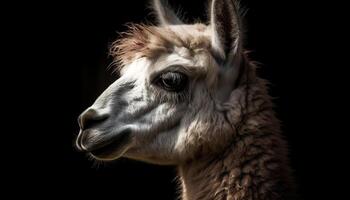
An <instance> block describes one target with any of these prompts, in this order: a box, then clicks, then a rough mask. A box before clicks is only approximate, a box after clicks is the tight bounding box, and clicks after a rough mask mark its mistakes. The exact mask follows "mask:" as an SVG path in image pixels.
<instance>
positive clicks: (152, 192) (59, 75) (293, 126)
mask: <svg viewBox="0 0 350 200" xmlns="http://www.w3.org/2000/svg"><path fill="white" fill-rule="evenodd" d="M147 2H148V1H146V0H143V1H140V0H138V1H136V0H128V1H119V2H118V1H115V2H113V3H107V2H102V1H99V2H93V3H87V2H84V3H75V4H72V3H63V2H51V3H37V4H35V3H30V4H23V3H19V4H18V5H13V7H12V8H14V10H16V12H13V13H11V12H10V14H8V15H6V16H7V18H12V19H13V21H12V22H9V25H10V29H12V30H15V31H14V33H13V35H12V36H13V40H10V43H11V48H9V50H8V51H10V52H11V53H14V57H13V58H12V57H11V58H10V59H11V63H12V64H11V65H9V66H10V67H8V68H11V70H14V71H15V75H14V76H12V77H11V80H10V81H9V82H7V84H8V85H11V86H13V87H12V88H11V91H9V93H8V94H10V97H12V96H13V97H14V96H16V97H17V96H19V98H10V101H11V102H12V103H14V104H16V108H17V109H18V111H17V109H16V111H14V112H11V115H8V118H9V119H12V121H16V122H17V123H14V124H10V123H9V124H7V126H8V127H9V128H10V130H11V131H10V132H9V134H8V135H10V137H13V138H14V139H13V140H4V142H3V143H4V144H3V145H2V146H6V145H8V146H10V148H6V149H7V151H6V152H11V153H12V154H13V155H12V154H10V156H9V158H8V160H7V159H4V162H5V163H7V164H6V166H8V167H9V168H10V169H11V172H7V171H3V172H4V176H8V175H9V176H10V178H9V179H8V180H7V185H9V186H14V187H15V188H17V192H11V193H12V194H13V195H19V194H24V195H34V196H36V197H46V198H48V199H51V198H53V197H58V196H60V197H66V198H68V197H69V198H70V197H80V198H89V197H95V196H96V197H99V198H100V199H103V198H107V197H109V196H110V197H112V198H115V199H175V197H176V196H177V192H176V191H177V190H176V188H177V182H176V179H175V175H176V169H175V168H173V167H169V166H155V165H148V164H144V163H140V162H137V161H131V160H127V159H120V160H118V161H116V162H113V163H109V164H98V165H96V164H94V162H92V161H90V160H88V159H87V157H86V156H84V155H83V154H81V153H79V152H77V151H76V150H75V149H74V148H73V142H74V138H75V137H76V135H77V133H78V131H79V129H78V124H77V120H76V118H77V116H78V115H79V113H80V112H82V111H83V110H84V109H85V108H87V107H88V106H90V105H91V104H92V103H93V101H94V100H95V98H96V97H97V96H98V95H99V94H100V93H101V92H102V91H103V90H104V89H105V88H106V87H107V86H108V85H109V84H110V83H112V82H113V81H114V80H116V78H117V76H116V75H115V74H114V75H113V74H111V72H112V71H111V70H109V71H108V70H107V66H108V65H109V64H110V63H111V58H109V57H108V55H107V52H108V46H109V44H110V43H111V42H112V41H113V40H115V39H116V38H117V37H118V34H117V32H120V31H124V30H126V27H125V24H126V23H127V22H135V23H139V22H153V21H154V17H153V16H152V15H151V14H150V9H149V8H147V5H148V3H147ZM170 2H171V4H172V5H174V7H177V8H179V7H181V8H182V11H183V13H185V16H186V17H187V18H188V21H189V22H193V21H195V20H199V19H200V20H206V16H207V14H206V13H207V12H206V9H207V7H206V1H200V0H191V1H189V0H188V1H185V0H177V1H175V0H171V1H170ZM241 2H242V5H243V7H245V8H247V9H248V12H247V15H246V17H245V24H246V27H247V32H246V41H245V47H246V48H247V49H248V50H251V51H252V52H251V54H250V55H251V58H252V59H253V60H256V61H258V62H259V63H261V65H260V66H261V67H260V68H259V74H260V76H261V77H263V78H266V79H268V80H269V81H270V82H271V83H272V84H271V91H270V93H271V95H272V96H273V97H275V100H274V102H275V104H276V111H277V115H278V117H279V118H280V119H281V120H282V122H283V127H282V128H283V132H284V134H285V137H286V139H287V140H288V143H289V146H290V159H291V165H292V168H293V169H294V176H295V178H296V182H297V185H298V187H299V193H300V194H301V196H302V197H303V199H317V198H320V197H332V198H331V199H333V198H335V194H337V192H332V189H333V188H336V187H338V185H339V184H340V183H339V182H337V181H330V179H331V178H333V177H342V172H341V170H340V168H339V170H338V167H337V164H336V161H335V159H336V158H337V157H341V156H340V154H338V153H337V152H336V151H338V150H339V151H343V147H342V146H341V145H340V142H339V140H337V139H336V140H334V137H335V132H338V131H339V130H336V129H335V128H333V126H332V125H330V124H331V123H333V121H334V120H337V115H333V114H331V111H332V109H333V108H334V107H333V106H332V105H331V104H332V103H331V101H332V100H333V99H334V98H335V97H333V96H335V94H336V93H337V87H332V86H330V85H329V83H332V82H334V79H336V78H334V77H333V78H332V75H330V71H332V70H329V69H330V68H331V69H335V70H337V68H336V67H333V65H334V62H333V60H332V59H329V56H330V54H329V53H325V51H324V50H325V49H329V48H328V47H326V45H327V44H328V43H331V42H330V41H329V40H327V35H328V32H327V31H328V30H329V26H333V27H334V26H336V25H335V22H334V21H331V20H330V18H329V17H328V14H325V12H324V10H323V9H324V7H323V8H321V6H320V3H317V4H316V3H311V2H309V1H308V2H305V1H297V0H294V1H291V0H284V1H280V0H271V1H253V0H242V1H241ZM327 6H328V5H327ZM19 13H21V15H19ZM4 39H5V40H6V39H7V38H4ZM330 60H331V61H330ZM19 62H20V64H19V65H17V66H16V64H17V63H19ZM333 71H334V70H333ZM17 83H20V84H19V85H20V86H17V85H16V84H17ZM5 86H6V85H5ZM17 101H18V102H17ZM10 105H12V104H5V107H9V108H10V107H12V106H10ZM18 118H19V119H20V120H13V119H18ZM18 122H20V123H18ZM10 141H16V144H15V145H14V143H13V142H10ZM338 142H339V143H338ZM6 147H7V146H6ZM339 147H340V148H341V149H338V148H339ZM332 150H333V151H332ZM7 155H9V154H7ZM18 188H20V189H18Z"/></svg>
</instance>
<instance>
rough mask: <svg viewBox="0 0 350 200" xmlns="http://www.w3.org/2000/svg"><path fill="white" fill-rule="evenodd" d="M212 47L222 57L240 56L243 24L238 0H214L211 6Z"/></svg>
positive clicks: (224, 58)
mask: <svg viewBox="0 0 350 200" xmlns="http://www.w3.org/2000/svg"><path fill="white" fill-rule="evenodd" d="M210 26H211V29H212V38H211V43H212V48H213V51H214V53H215V54H216V55H217V56H219V57H220V58H221V59H223V60H226V59H228V58H229V57H232V56H233V55H236V56H239V55H237V54H240V51H241V45H242V44H241V43H242V41H241V40H242V25H241V18H240V13H239V9H238V3H237V2H236V0H212V3H211V7H210Z"/></svg>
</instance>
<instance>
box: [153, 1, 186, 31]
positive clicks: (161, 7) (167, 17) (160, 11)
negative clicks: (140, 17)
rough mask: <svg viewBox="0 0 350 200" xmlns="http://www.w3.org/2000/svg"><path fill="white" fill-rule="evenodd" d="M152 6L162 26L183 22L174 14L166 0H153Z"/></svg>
mask: <svg viewBox="0 0 350 200" xmlns="http://www.w3.org/2000/svg"><path fill="white" fill-rule="evenodd" d="M152 7H153V9H154V11H155V12H156V15H157V18H158V21H159V23H160V24H161V25H162V26H166V25H177V24H183V22H182V21H181V20H180V19H179V18H178V17H177V16H176V14H175V12H174V11H173V10H172V9H171V8H170V7H169V5H168V3H167V2H166V0H153V6H152Z"/></svg>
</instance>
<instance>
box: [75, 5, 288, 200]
mask: <svg viewBox="0 0 350 200" xmlns="http://www.w3.org/2000/svg"><path fill="white" fill-rule="evenodd" d="M153 5H154V9H155V11H156V14H157V18H158V20H159V24H158V25H157V26H153V25H131V26H130V30H129V31H127V32H126V33H124V34H123V35H122V36H123V37H121V39H119V40H118V41H116V42H115V43H113V45H112V48H111V54H112V55H113V56H114V58H115V62H116V63H117V64H118V70H119V71H120V74H121V76H120V78H119V79H118V80H116V81H115V82H114V83H112V84H111V85H110V86H109V87H108V88H107V89H106V90H105V91H104V92H103V93H102V94H101V96H100V97H98V98H97V100H96V101H95V102H94V104H93V105H92V106H91V107H89V108H88V109H87V110H85V111H84V112H83V113H82V114H81V115H80V116H79V119H78V122H79V126H80V133H79V135H78V137H77V140H76V146H77V148H78V149H80V150H81V151H84V152H87V153H88V154H89V155H91V156H92V157H94V158H95V159H97V160H103V161H109V160H116V159H118V158H120V157H126V158H130V159H136V160H140V161H144V162H148V163H153V164H159V165H175V166H177V167H178V173H179V179H180V182H181V183H180V184H181V190H182V199H184V200H199V199H202V200H206V199H233V200H243V199H269V200H276V199H289V198H290V196H289V194H290V193H291V191H292V188H293V187H292V186H293V184H292V181H291V177H290V169H289V166H288V159H287V147H286V142H285V141H284V140H283V138H282V137H281V135H280V125H279V121H278V119H277V118H276V117H275V114H274V112H273V104H272V102H271V98H270V97H269V95H268V92H267V82H266V81H265V80H263V79H261V78H258V77H257V75H256V66H255V64H254V63H253V62H251V61H249V59H248V56H247V53H246V51H245V50H244V48H243V44H242V42H243V24H242V20H241V16H240V10H239V9H238V5H237V3H236V2H235V1H233V0H212V1H211V2H210V21H209V23H208V24H202V23H196V24H184V23H183V22H182V21H181V19H179V18H178V17H177V16H176V14H175V12H173V11H172V10H171V9H170V7H169V6H168V5H167V4H166V3H165V2H163V1H160V0H154V1H153Z"/></svg>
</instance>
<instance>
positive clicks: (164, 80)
mask: <svg viewBox="0 0 350 200" xmlns="http://www.w3.org/2000/svg"><path fill="white" fill-rule="evenodd" d="M187 81H188V78H187V76H186V75H184V74H182V73H179V72H166V73H164V74H161V75H160V76H159V78H158V79H157V81H156V84H157V85H158V86H160V87H162V88H163V89H165V90H167V91H171V92H180V91H182V90H183V89H185V87H186V85H187Z"/></svg>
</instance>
